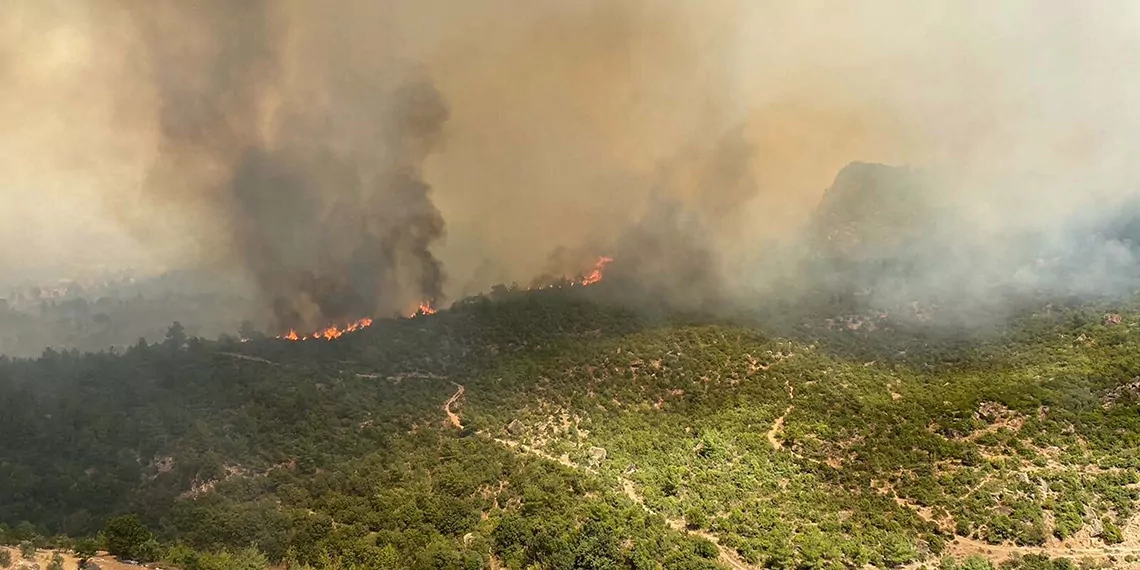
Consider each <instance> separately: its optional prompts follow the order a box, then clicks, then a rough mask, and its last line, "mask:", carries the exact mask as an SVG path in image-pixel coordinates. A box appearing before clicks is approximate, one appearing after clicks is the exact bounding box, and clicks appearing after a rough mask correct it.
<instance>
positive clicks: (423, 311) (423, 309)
mask: <svg viewBox="0 0 1140 570" xmlns="http://www.w3.org/2000/svg"><path fill="white" fill-rule="evenodd" d="M434 314H435V307H432V306H431V302H429V301H420V306H419V308H417V309H416V312H414V313H412V314H410V315H408V318H414V317H419V316H424V315H434Z"/></svg>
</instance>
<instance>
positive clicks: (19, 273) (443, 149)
mask: <svg viewBox="0 0 1140 570" xmlns="http://www.w3.org/2000/svg"><path fill="white" fill-rule="evenodd" d="M1037 8H1038V6H1037V5H1036V4H1035V3H1031V2H1006V3H1002V4H1001V5H1000V6H991V5H987V4H983V3H973V2H964V3H933V4H921V5H920V4H915V3H910V2H889V1H882V2H873V3H862V4H858V5H855V4H850V5H842V6H836V5H835V4H834V3H828V2H803V3H795V4H794V5H787V4H786V3H771V2H735V1H728V0H726V1H722V2H713V3H705V4H702V5H700V6H698V5H696V4H684V3H660V2H641V1H628V2H617V3H615V2H600V1H592V0H589V1H585V2H572V3H571V2H529V3H525V4H523V5H520V4H518V3H514V2H506V1H500V0H481V1H478V2H465V3H462V4H459V5H457V4H455V3H452V2H443V1H428V2H400V1H386V2H354V1H339V2H332V3H329V4H327V5H322V6H320V7H319V8H318V7H317V6H315V5H313V4H311V3H306V2H299V1H289V2H264V1H257V2H241V3H233V2H221V1H206V2H195V3H184V2H151V3H147V4H146V6H140V5H136V4H133V3H129V2H116V1H111V0H101V1H92V2H87V3H83V4H81V5H77V4H74V3H68V2H60V1H30V0H17V1H15V2H12V3H8V4H7V5H6V6H5V8H4V9H3V10H2V11H0V31H2V32H3V33H2V34H0V78H2V79H3V80H4V82H5V84H6V85H7V86H8V88H6V89H5V90H4V92H3V93H2V94H0V121H3V123H4V125H5V129H4V131H3V134H0V166H2V167H3V168H2V169H0V193H2V194H0V197H2V199H3V203H4V205H5V207H4V208H3V210H2V211H0V243H3V244H4V245H3V246H2V247H0V267H2V268H3V272H2V274H0V285H4V286H14V285H28V284H36V285H45V284H51V283H54V282H56V281H58V280H60V279H76V278H92V279H100V278H103V277H104V276H106V275H110V274H114V273H115V272H119V271H123V270H130V271H131V272H132V274H133V275H136V276H138V277H146V276H152V275H160V274H164V273H168V272H171V271H192V272H195V273H197V274H201V275H207V276H214V277H215V278H216V279H217V282H218V283H225V284H226V286H225V288H226V289H227V291H228V293H230V294H232V295H233V296H234V297H235V298H241V299H245V301H243V302H236V301H234V302H235V303H236V311H237V313H240V317H241V318H242V319H244V318H248V319H250V320H252V321H253V322H254V323H256V325H257V326H258V327H259V328H261V329H263V330H268V331H273V332H276V331H282V330H286V329H288V328H290V327H316V326H324V325H327V324H330V323H336V322H343V321H345V320H347V319H355V318H357V317H360V316H365V315H369V316H380V317H384V316H394V315H407V314H409V312H411V311H414V310H415V309H416V307H418V306H420V304H421V303H428V304H434V305H439V306H446V305H447V303H449V302H451V301H454V300H456V299H460V298H463V297H466V296H468V295H473V294H478V293H480V292H483V291H487V290H488V289H490V287H491V286H493V285H496V284H500V283H511V282H517V283H523V284H527V283H531V282H533V281H534V280H536V279H540V278H542V277H543V276H566V277H573V276H574V275H579V274H582V273H583V272H588V271H589V270H590V268H591V267H592V266H593V263H594V261H595V260H596V259H597V257H598V256H600V255H609V256H613V257H614V258H615V261H614V263H613V264H612V266H611V267H610V268H609V269H608V271H609V273H608V276H609V278H610V279H614V280H622V281H625V282H630V283H636V284H637V285H638V291H639V292H640V294H641V295H644V296H649V297H652V298H655V299H660V300H662V301H664V302H665V303H667V304H670V305H676V306H681V307H686V308H706V309H707V308H710V307H715V306H724V302H725V301H738V302H741V303H743V304H746V305H747V304H754V303H755V301H756V300H757V299H768V298H771V296H773V295H786V294H787V293H788V292H789V291H794V292H797V293H798V292H800V291H804V290H811V291H815V290H817V289H823V290H828V291H831V292H832V293H833V294H839V295H840V296H841V297H842V296H843V294H844V292H854V293H859V294H861V295H862V296H863V297H866V298H869V299H872V300H873V302H874V303H877V304H879V305H883V306H888V305H899V304H907V303H910V302H912V301H914V300H916V299H942V300H946V298H947V296H948V295H949V296H951V297H954V298H956V301H957V302H963V301H970V302H974V301H985V302H988V303H993V302H995V301H994V299H993V295H992V293H993V291H995V290H996V289H1001V290H1006V291H1008V290H1010V289H1011V288H1012V289H1013V290H1024V291H1027V292H1040V291H1047V292H1056V293H1066V294H1067V293H1071V292H1076V293H1081V294H1103V293H1112V292H1119V291H1122V290H1127V289H1128V288H1129V287H1131V283H1132V278H1133V277H1135V275H1134V273H1135V266H1136V264H1135V260H1134V257H1133V256H1134V252H1133V251H1132V249H1131V245H1130V242H1129V238H1130V235H1129V234H1128V232H1127V228H1128V227H1129V226H1128V220H1127V219H1126V218H1127V216H1126V215H1124V216H1123V217H1122V214H1121V212H1122V211H1124V212H1125V214H1127V209H1126V208H1125V209H1124V210H1122V206H1127V205H1128V204H1129V203H1130V202H1129V200H1131V199H1132V198H1133V197H1134V196H1135V189H1136V181H1137V176H1136V175H1137V172H1136V170H1137V166H1136V164H1135V161H1134V160H1131V156H1133V155H1134V154H1135V152H1136V151H1137V150H1140V140H1138V137H1140V134H1138V133H1140V128H1138V127H1140V111H1138V110H1137V109H1136V107H1135V105H1133V104H1131V101H1134V100H1135V96H1136V95H1137V94H1140V80H1138V79H1136V74H1135V73H1132V70H1134V69H1135V64H1136V62H1134V61H1132V60H1133V59H1134V56H1133V55H1132V54H1134V53H1140V49H1137V48H1140V45H1138V44H1140V38H1138V36H1137V35H1136V34H1135V33H1134V30H1135V27H1136V25H1137V24H1138V23H1140V13H1138V9H1137V7H1136V6H1135V5H1133V4H1130V3H1103V4H1097V5H1095V6H1081V7H1077V6H1075V5H1074V6H1070V7H1068V8H1059V9H1057V10H1050V11H1042V10H1039V9H1037ZM853 162H862V163H881V164H887V165H896V166H897V168H887V167H875V166H868V165H859V164H853V165H851V166H848V165H849V164H851V163H853ZM845 167H846V169H845ZM837 176H838V177H837ZM829 187H831V190H830V191H828V190H827V189H828V188H829ZM1122 232H1123V233H1122ZM883 263H888V264H889V263H894V265H892V266H891V267H890V268H886V267H885V266H884V265H883ZM899 266H905V268H906V269H905V270H903V269H899ZM839 289H842V290H843V291H838V290H839ZM185 319H186V320H193V318H192V315H187V316H186V317H185ZM231 320H241V319H238V318H236V314H235V318H234V319H231ZM230 324H232V323H227V324H226V325H224V326H225V327H228V326H230ZM216 329H217V330H225V329H224V327H223V326H222V325H218V327H216Z"/></svg>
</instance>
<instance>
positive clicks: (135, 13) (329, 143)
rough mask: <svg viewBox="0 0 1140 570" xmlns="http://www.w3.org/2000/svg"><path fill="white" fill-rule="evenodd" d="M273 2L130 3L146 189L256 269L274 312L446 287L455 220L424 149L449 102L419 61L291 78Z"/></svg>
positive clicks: (352, 314)
mask: <svg viewBox="0 0 1140 570" xmlns="http://www.w3.org/2000/svg"><path fill="white" fill-rule="evenodd" d="M277 6H278V5H277V4H276V3H273V2H267V1H262V2H240V3H233V2H223V1H218V2H206V3H197V4H195V5H193V6H191V5H188V4H185V3H181V2H156V3H151V4H148V5H146V6H145V7H141V6H131V8H130V10H129V13H130V17H131V21H132V22H133V24H134V26H135V28H136V29H137V30H138V33H139V36H140V37H141V38H142V45H143V47H144V49H145V54H146V56H147V57H146V59H145V61H143V62H142V63H143V64H145V69H146V73H147V75H146V77H148V78H150V80H151V81H152V82H153V86H154V93H155V95H156V98H157V108H158V125H159V131H158V132H159V155H158V158H157V160H156V161H155V164H154V165H153V167H152V170H151V173H150V176H149V178H148V180H147V182H146V184H145V185H144V186H143V188H142V189H141V190H142V194H143V195H142V196H141V198H142V199H143V200H149V201H151V202H152V203H153V204H154V205H155V206H157V207H159V208H166V209H170V208H176V209H183V210H184V211H188V212H189V213H190V214H191V215H194V216H198V219H197V220H195V221H194V224H193V225H192V227H191V230H190V231H191V232H193V233H194V234H195V235H194V237H195V238H196V239H197V240H198V243H201V244H203V246H205V247H206V248H216V250H217V251H220V252H223V255H226V256H229V257H230V261H233V262H236V263H237V264H238V265H239V266H240V267H241V268H243V269H245V270H246V271H247V272H248V274H249V275H250V277H251V278H252V281H253V283H254V284H255V285H256V288H257V291H259V293H260V294H259V298H261V299H262V300H263V301H264V303H265V304H266V306H267V307H268V308H270V309H272V314H273V317H274V323H275V325H276V326H279V327H282V328H294V327H295V328H302V327H310V328H311V327H316V326H319V325H324V324H328V323H337V322H343V321H345V320H348V319H356V318H359V317H361V316H364V315H396V314H401V313H406V312H407V309H408V308H409V307H415V306H417V305H418V303H420V302H421V301H426V302H431V303H434V302H437V301H442V299H443V289H442V284H443V272H442V268H441V266H440V263H439V261H438V260H437V259H436V258H435V256H434V255H433V254H432V252H431V250H430V247H431V246H432V245H433V244H434V243H435V242H436V241H437V240H439V239H440V238H441V237H442V236H443V234H444V222H443V218H442V217H441V215H440V213H439V211H438V209H437V208H436V207H435V205H434V204H433V202H432V199H431V187H430V186H429V185H428V184H427V183H426V182H425V181H424V179H423V175H422V164H423V161H424V160H425V159H426V158H427V156H428V155H429V154H431V153H432V152H433V150H434V149H435V147H436V145H437V143H438V142H439V140H440V138H441V137H442V135H443V128H444V124H445V123H446V121H447V117H448V110H447V106H446V105H445V103H444V101H443V97H442V95H441V94H440V93H439V91H438V90H437V89H436V88H435V87H434V86H433V85H432V83H431V81H430V78H428V77H426V76H423V75H422V74H421V73H418V71H417V70H414V69H396V68H395V67H390V68H385V69H381V70H379V71H378V72H377V73H375V74H367V75H355V74H349V75H345V76H340V75H339V74H338V73H334V72H338V71H340V70H329V69H313V70H306V71H308V72H309V73H311V74H313V75H311V76H310V78H309V79H316V80H315V81H313V82H312V83H311V84H306V85H305V88H304V89H301V88H295V87H294V88H290V87H289V86H288V83H289V82H290V81H291V78H289V77H288V74H289V73H290V72H296V69H291V68H290V66H289V65H287V60H288V58H289V57H290V55H289V53H288V52H287V45H286V41H287V39H288V38H287V26H286V24H285V23H284V22H282V18H283V16H282V14H279V13H277Z"/></svg>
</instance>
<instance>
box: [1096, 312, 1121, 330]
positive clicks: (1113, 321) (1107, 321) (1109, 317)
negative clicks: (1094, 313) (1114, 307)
mask: <svg viewBox="0 0 1140 570" xmlns="http://www.w3.org/2000/svg"><path fill="white" fill-rule="evenodd" d="M1122 322H1124V318H1123V317H1121V316H1120V315H1119V314H1118V313H1105V315H1104V319H1101V324H1103V325H1104V326H1106V327H1108V326H1112V325H1119V324H1120V323H1122Z"/></svg>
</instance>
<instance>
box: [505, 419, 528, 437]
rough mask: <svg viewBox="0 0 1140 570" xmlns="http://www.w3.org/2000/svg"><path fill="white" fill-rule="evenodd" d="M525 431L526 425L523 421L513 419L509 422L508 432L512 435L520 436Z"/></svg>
mask: <svg viewBox="0 0 1140 570" xmlns="http://www.w3.org/2000/svg"><path fill="white" fill-rule="evenodd" d="M524 431H526V426H524V425H523V423H522V422H520V421H518V420H517V419H516V420H511V423H510V424H507V433H509V434H511V435H514V436H519V435H522V433H523V432H524Z"/></svg>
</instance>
